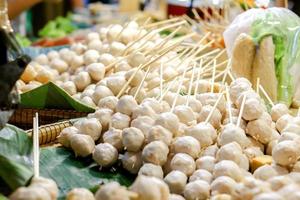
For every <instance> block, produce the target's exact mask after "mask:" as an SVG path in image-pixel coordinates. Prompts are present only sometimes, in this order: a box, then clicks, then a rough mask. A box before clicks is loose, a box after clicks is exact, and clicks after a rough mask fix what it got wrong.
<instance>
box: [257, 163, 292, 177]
mask: <svg viewBox="0 0 300 200" xmlns="http://www.w3.org/2000/svg"><path fill="white" fill-rule="evenodd" d="M280 168H281V167H279V166H277V169H276V166H274V165H267V164H265V165H262V166H260V167H259V168H257V169H256V170H255V171H254V173H253V176H254V177H255V178H256V179H260V180H263V181H266V180H268V179H270V178H272V177H275V176H278V175H280V174H281V175H283V174H286V173H288V171H287V170H286V169H284V168H281V169H280ZM283 169H284V170H283Z"/></svg>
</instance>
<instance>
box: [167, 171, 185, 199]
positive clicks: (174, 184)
mask: <svg viewBox="0 0 300 200" xmlns="http://www.w3.org/2000/svg"><path fill="white" fill-rule="evenodd" d="M164 181H165V182H166V183H167V184H168V186H169V188H170V192H172V193H175V194H181V193H182V192H183V190H184V188H185V185H186V182H187V176H186V175H185V174H184V173H183V172H181V171H178V170H174V171H171V172H170V173H169V174H167V175H166V177H165V178H164Z"/></svg>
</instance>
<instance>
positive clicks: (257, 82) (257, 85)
mask: <svg viewBox="0 0 300 200" xmlns="http://www.w3.org/2000/svg"><path fill="white" fill-rule="evenodd" d="M259 86H260V78H259V77H257V81H256V93H257V94H259Z"/></svg>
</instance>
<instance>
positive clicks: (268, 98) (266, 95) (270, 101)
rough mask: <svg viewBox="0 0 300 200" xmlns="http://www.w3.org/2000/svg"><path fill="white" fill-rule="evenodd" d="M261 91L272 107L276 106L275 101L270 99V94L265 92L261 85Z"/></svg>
mask: <svg viewBox="0 0 300 200" xmlns="http://www.w3.org/2000/svg"><path fill="white" fill-rule="evenodd" d="M259 89H260V90H261V91H262V93H263V94H264V96H265V97H266V99H267V100H268V101H269V103H270V104H271V105H272V107H273V106H274V103H273V101H272V100H271V98H270V97H269V95H268V93H267V92H266V91H265V89H264V88H263V86H262V85H259Z"/></svg>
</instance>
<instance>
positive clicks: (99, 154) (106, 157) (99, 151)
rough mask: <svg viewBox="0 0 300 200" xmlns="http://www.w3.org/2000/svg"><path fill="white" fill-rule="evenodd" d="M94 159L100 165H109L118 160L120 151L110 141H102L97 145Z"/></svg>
mask: <svg viewBox="0 0 300 200" xmlns="http://www.w3.org/2000/svg"><path fill="white" fill-rule="evenodd" d="M93 159H94V160H95V161H96V163H97V164H99V165H100V166H103V167H109V166H111V165H113V164H114V163H115V162H116V161H117V159H118V151H117V149H116V148H115V147H114V146H112V145H111V144H109V143H100V144H98V145H96V147H95V151H94V152H93Z"/></svg>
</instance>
